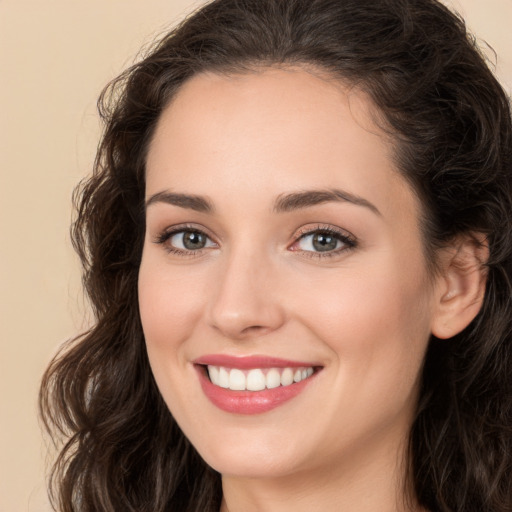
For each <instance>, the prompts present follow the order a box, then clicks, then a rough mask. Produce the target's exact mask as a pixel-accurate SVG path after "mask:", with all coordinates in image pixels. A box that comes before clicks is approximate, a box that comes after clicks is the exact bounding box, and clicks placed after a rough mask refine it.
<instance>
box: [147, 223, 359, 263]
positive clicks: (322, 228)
mask: <svg viewBox="0 0 512 512" xmlns="http://www.w3.org/2000/svg"><path fill="white" fill-rule="evenodd" d="M187 232H190V233H198V234H201V235H204V236H205V237H207V238H208V239H209V240H212V238H211V237H210V236H209V235H208V234H207V233H206V232H205V231H203V230H202V229H199V228H197V227H196V226H192V225H181V226H175V227H173V228H171V229H168V230H164V231H163V232H162V233H160V234H159V235H158V236H157V237H156V238H155V240H154V243H156V244H160V245H164V246H165V249H166V251H167V252H168V253H170V254H176V255H177V256H181V257H198V256H201V254H203V252H204V250H205V248H201V249H197V250H192V249H190V250H183V249H178V248H177V247H174V246H172V245H170V244H168V243H167V242H168V241H169V240H170V239H171V238H172V237H173V236H174V235H177V234H179V233H187ZM315 234H324V235H328V236H332V237H334V238H335V239H336V240H338V241H340V242H341V243H342V244H343V247H341V248H339V249H335V250H332V251H325V252H321V251H305V250H302V251H301V250H300V249H289V250H292V251H297V252H302V254H303V255H304V256H306V257H309V258H314V259H322V258H331V257H334V256H339V255H340V254H341V253H344V252H348V251H351V250H353V249H355V248H356V247H357V245H358V243H357V240H356V238H355V237H354V236H353V235H351V234H349V233H347V232H345V231H341V230H338V229H335V228H333V227H331V226H326V225H317V226H315V227H314V228H303V229H301V230H299V232H298V233H297V234H296V235H295V241H294V242H293V244H292V245H291V246H290V247H292V246H293V245H295V244H297V243H298V242H300V240H302V239H304V238H305V237H307V236H310V235H315ZM214 243H215V242H214Z"/></svg>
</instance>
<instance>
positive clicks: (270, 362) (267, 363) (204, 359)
mask: <svg viewBox="0 0 512 512" xmlns="http://www.w3.org/2000/svg"><path fill="white" fill-rule="evenodd" d="M192 362H193V363H194V364H199V365H204V366H208V365H211V366H223V367H227V368H239V369H241V370H246V369H251V368H298V367H309V366H313V367H314V366H321V365H319V364H316V363H312V362H307V361H291V360H288V359H281V358H278V357H270V356H263V355H254V356H231V355H226V354H208V355H204V356H201V357H198V358H197V359H194V361H192Z"/></svg>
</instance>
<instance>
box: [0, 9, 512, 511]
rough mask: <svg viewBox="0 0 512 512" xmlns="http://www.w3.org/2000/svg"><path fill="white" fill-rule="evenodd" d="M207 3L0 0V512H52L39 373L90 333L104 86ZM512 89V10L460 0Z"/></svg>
mask: <svg viewBox="0 0 512 512" xmlns="http://www.w3.org/2000/svg"><path fill="white" fill-rule="evenodd" d="M202 3H203V2H202V1H201V0H197V1H195V2H191V1H190V0H182V1H179V0H167V1H163V0H145V1H144V2H141V1H140V0H86V1H81V2H79V1H78V0H32V1H28V0H0V62H1V69H2V72H1V77H0V109H1V110H0V180H1V181H0V209H1V212H0V228H1V229H0V233H1V242H0V244H1V245H0V315H1V316H0V335H1V338H0V393H1V413H0V512H27V511H29V512H47V511H49V510H50V508H49V506H48V504H47V500H46V490H45V487H46V484H45V480H44V468H45V442H43V440H42V437H41V433H40V427H39V425H38V419H37V392H38V386H39V382H40V378H41V375H42V372H43V370H44V368H45V367H46V365H47V364H48V362H49V360H50V358H51V356H52V355H53V354H54V353H55V351H56V350H57V347H58V346H59V344H60V343H62V342H63V341H65V340H66V339H68V338H70V337H72V336H73V335H75V334H77V333H78V332H79V331H80V330H81V329H82V328H83V327H84V326H85V325H87V318H86V314H85V311H86V308H84V300H83V298H82V295H81V292H80V273H79V263H78V261H77V258H76V257H75V256H74V253H73V251H72V249H71V245H70V240H69V235H68V230H69V224H70V219H71V200H70V197H71V192H72V189H73V187H74V186H75V185H76V184H77V182H78V181H79V180H80V178H82V177H84V176H85V175H87V174H88V173H89V172H90V169H91V165H92V161H93V158H94V153H95V148H96V144H97V141H98V137H99V130H100V126H99V122H98V118H97V115H96V107H95V105H96V98H97V96H98V94H99V92H100V91H101V89H102V87H103V86H104V85H105V84H106V83H107V82H108V81H109V80H110V79H112V78H113V77H115V76H116V75H117V74H118V73H119V72H121V71H122V70H123V69H124V68H125V67H126V66H127V65H129V64H130V63H131V62H132V61H133V59H134V58H135V56H136V54H137V52H138V50H139V48H140V47H141V46H142V44H144V43H149V42H150V41H151V40H152V38H153V37H154V36H155V35H157V34H159V33H161V32H162V31H163V29H164V28H165V27H168V26H169V25H171V24H172V23H173V22H175V21H176V20H178V19H181V18H182V17H183V16H184V14H185V13H187V12H189V11H190V9H191V8H192V7H193V6H198V5H200V4H202ZM451 4H452V5H455V6H456V7H457V8H458V9H459V11H460V12H461V13H462V14H464V15H465V17H466V19H467V22H468V25H469V26H470V28H471V29H472V30H473V31H474V32H475V33H476V34H477V35H478V36H479V37H480V38H481V39H483V40H486V41H487V42H488V43H489V44H490V45H492V46H493V47H494V49H495V50H496V52H497V54H498V57H499V60H498V74H499V76H500V78H501V80H502V82H503V83H504V84H505V86H506V88H507V90H508V91H509V93H510V91H511V90H512V32H511V31H510V25H511V22H512V0H458V1H456V0H454V1H453V2H451Z"/></svg>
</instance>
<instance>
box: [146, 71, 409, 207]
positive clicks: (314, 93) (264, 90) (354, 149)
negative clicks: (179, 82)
mask: <svg viewBox="0 0 512 512" xmlns="http://www.w3.org/2000/svg"><path fill="white" fill-rule="evenodd" d="M376 113H377V112H376V107H375V106H374V105H373V103H372V102H371V100H370V99H369V98H368V97H367V96H366V95H365V94H364V93H363V92H361V91H360V90H358V89H356V88H350V87H348V86H346V85H345V84H343V83H341V82H340V81H338V80H334V79H332V78H330V77H327V76H325V75H321V74H319V73H312V72H310V71H307V70H305V69H302V68H286V69H274V68H269V69H264V70H258V71H255V72H251V73H247V74H240V75H229V76H227V75H216V74H210V73H208V74H201V75H197V76H195V77H193V78H192V79H190V80H189V81H188V82H186V83H185V84H184V85H183V87H182V88H181V90H180V91H179V92H178V94H177V95H176V96H175V97H174V99H173V101H172V102H171V103H170V105H169V106H168V107H167V108H166V109H165V110H164V112H163V113H162V116H161V118H160V120H159V123H158V125H157V129H156V131H155V134H154V137H153V140H152V142H151V144H150V148H149V153H148V161H147V191H146V192H147V194H146V195H150V194H154V193H157V192H159V191H160V190H163V189H169V188H172V189H179V191H180V192H189V193H195V194H205V195H210V192H212V191H215V192H219V189H220V185H222V189H223V191H224V192H225V195H226V197H227V196H229V192H231V193H232V194H235V195H236V197H242V196H243V195H244V194H245V193H247V196H248V198H250V197H252V196H254V194H255V193H259V194H261V195H264V194H267V195H268V197H269V201H270V200H271V199H273V197H275V196H276V195H278V194H279V193H280V192H282V191H283V189H286V191H294V190H301V189H309V188H318V187H322V188H343V189H347V190H349V191H350V192H352V193H354V194H358V195H365V196H366V197H367V198H368V199H369V200H370V201H372V202H381V203H382V207H383V208H384V209H385V208H386V207H387V204H386V201H385V200H386V198H387V199H389V198H390V197H391V196H393V195H395V196H397V194H398V195H400V196H401V195H404V193H406V194H408V195H410V194H411V191H410V190H409V187H408V186H407V184H406V183H405V180H403V178H402V177H401V176H400V174H399V173H398V171H397V170H396V166H395V164H394V160H393V157H392V155H393V145H392V143H391V141H390V139H389V137H388V136H387V135H386V134H385V133H384V132H383V131H382V130H381V129H380V128H379V127H378V126H377V125H376V124H375V123H374V121H373V119H374V116H375V115H376ZM219 197H220V195H219ZM260 199H261V198H260ZM402 199H403V198H402V197H398V196H397V197H395V198H394V202H395V207H396V206H400V202H401V200H402ZM409 200H410V198H409Z"/></svg>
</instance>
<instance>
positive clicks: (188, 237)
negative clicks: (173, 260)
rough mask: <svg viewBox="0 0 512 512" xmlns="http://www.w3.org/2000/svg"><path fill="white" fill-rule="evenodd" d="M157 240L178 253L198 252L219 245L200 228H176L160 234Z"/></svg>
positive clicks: (170, 250) (169, 249)
mask: <svg viewBox="0 0 512 512" xmlns="http://www.w3.org/2000/svg"><path fill="white" fill-rule="evenodd" d="M155 242H156V243H158V244H163V245H165V246H166V248H167V250H168V251H169V252H174V253H177V254H184V253H190V252H198V251H201V250H202V249H206V248H209V247H217V244H216V243H215V242H214V241H213V240H212V239H211V238H210V237H209V236H208V235H207V234H206V233H203V232H202V231H200V230H198V229H184V228H176V229H173V230H170V231H165V232H164V233H162V234H161V235H159V236H158V238H157V239H156V240H155Z"/></svg>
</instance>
